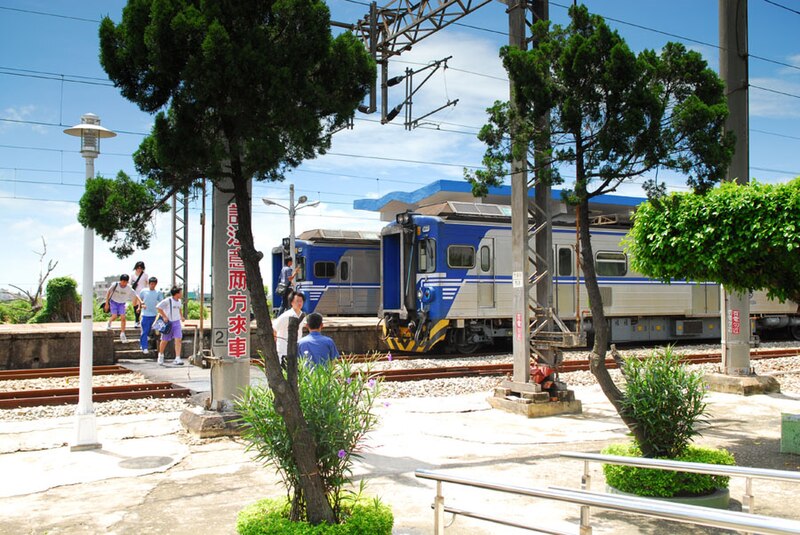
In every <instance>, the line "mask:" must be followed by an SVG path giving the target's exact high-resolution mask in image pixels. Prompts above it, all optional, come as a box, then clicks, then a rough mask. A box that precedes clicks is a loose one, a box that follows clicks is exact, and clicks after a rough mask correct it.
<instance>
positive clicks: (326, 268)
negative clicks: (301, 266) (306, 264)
mask: <svg viewBox="0 0 800 535" xmlns="http://www.w3.org/2000/svg"><path fill="white" fill-rule="evenodd" d="M335 276H336V263H335V262H314V277H315V278H317V279H330V278H332V277H335Z"/></svg>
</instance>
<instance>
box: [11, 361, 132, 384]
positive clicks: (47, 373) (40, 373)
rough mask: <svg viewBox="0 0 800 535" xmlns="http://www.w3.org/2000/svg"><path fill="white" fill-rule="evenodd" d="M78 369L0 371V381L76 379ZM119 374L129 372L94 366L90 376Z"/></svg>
mask: <svg viewBox="0 0 800 535" xmlns="http://www.w3.org/2000/svg"><path fill="white" fill-rule="evenodd" d="M79 372H80V368H78V367H71V368H35V369H30V368H28V369H23V370H0V381H3V380H19V379H47V378H53V377H77V376H78V375H79ZM120 373H131V370H129V369H128V368H124V367H122V366H119V365H117V364H113V365H109V366H94V367H93V368H92V375H115V374H120Z"/></svg>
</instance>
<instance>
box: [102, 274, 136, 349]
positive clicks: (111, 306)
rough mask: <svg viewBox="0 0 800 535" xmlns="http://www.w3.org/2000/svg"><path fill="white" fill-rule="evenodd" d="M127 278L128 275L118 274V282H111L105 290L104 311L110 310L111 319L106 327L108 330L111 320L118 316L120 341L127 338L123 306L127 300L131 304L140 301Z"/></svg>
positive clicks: (125, 340) (134, 304) (124, 340)
mask: <svg viewBox="0 0 800 535" xmlns="http://www.w3.org/2000/svg"><path fill="white" fill-rule="evenodd" d="M129 280H130V277H128V275H126V274H124V273H123V274H122V275H120V276H119V282H115V283H114V284H112V285H111V286H110V287H109V288H108V291H107V292H106V304H105V306H106V311H107V312H111V319H110V320H108V324H107V325H106V329H108V330H109V331H110V330H111V322H112V321H114V320H115V319H117V318H119V319H120V327H121V328H122V330H121V331H120V333H119V339H120V341H121V342H127V341H128V338H127V337H126V336H125V322H126V319H125V306H126V305H127V304H128V301H131V302H132V303H133V306H136V305H138V304H139V303H141V299H139V296H138V295H136V292H134V291H133V288H131V286H130V285H129V284H128V281H129Z"/></svg>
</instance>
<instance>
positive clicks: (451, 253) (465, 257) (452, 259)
mask: <svg viewBox="0 0 800 535" xmlns="http://www.w3.org/2000/svg"><path fill="white" fill-rule="evenodd" d="M447 265H448V266H450V267H451V268H467V269H469V268H474V267H475V248H474V247H472V246H471V245H451V246H450V247H448V248H447Z"/></svg>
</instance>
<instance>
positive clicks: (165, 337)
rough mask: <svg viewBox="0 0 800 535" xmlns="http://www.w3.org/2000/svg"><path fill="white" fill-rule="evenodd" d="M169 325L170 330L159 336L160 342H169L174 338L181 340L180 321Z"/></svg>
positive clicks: (171, 322)
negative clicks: (170, 326)
mask: <svg viewBox="0 0 800 535" xmlns="http://www.w3.org/2000/svg"><path fill="white" fill-rule="evenodd" d="M169 324H170V325H172V328H171V329H170V330H169V332H168V333H166V334H163V333H162V334H161V341H162V342H169V341H170V340H172V339H174V338H178V339H182V338H183V331H182V330H181V320H175V321H170V322H169Z"/></svg>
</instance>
